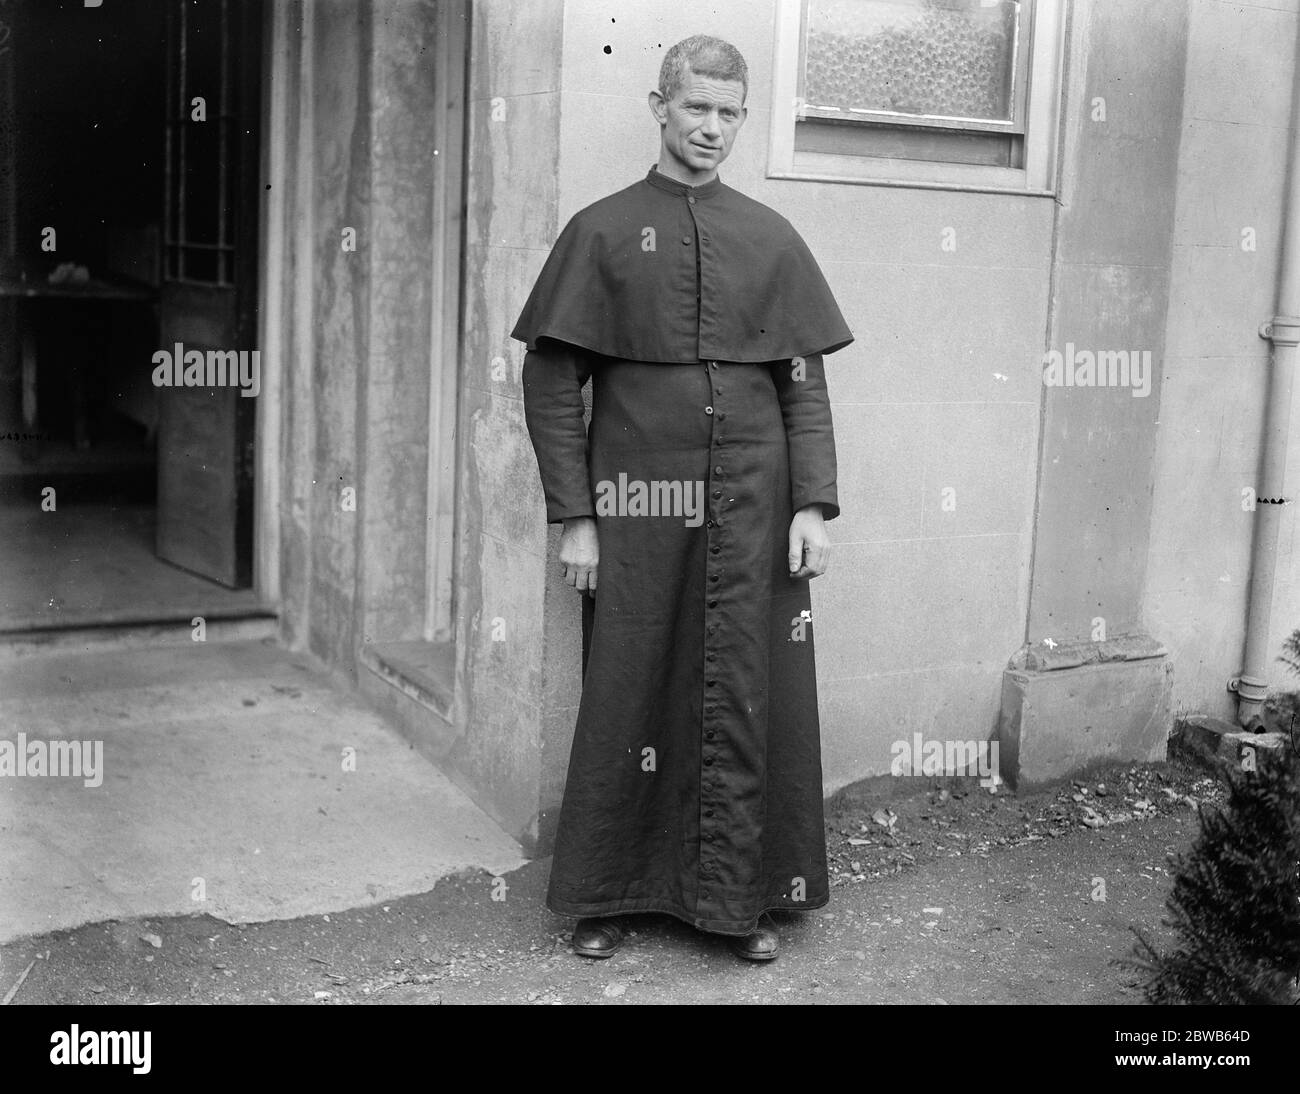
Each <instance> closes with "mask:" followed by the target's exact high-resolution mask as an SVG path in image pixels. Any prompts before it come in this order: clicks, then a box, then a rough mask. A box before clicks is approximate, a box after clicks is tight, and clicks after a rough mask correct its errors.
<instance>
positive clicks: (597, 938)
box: [573, 919, 623, 957]
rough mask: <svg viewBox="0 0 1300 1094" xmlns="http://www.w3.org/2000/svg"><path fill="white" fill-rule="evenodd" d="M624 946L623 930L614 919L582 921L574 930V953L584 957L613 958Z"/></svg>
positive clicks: (579, 921)
mask: <svg viewBox="0 0 1300 1094" xmlns="http://www.w3.org/2000/svg"><path fill="white" fill-rule="evenodd" d="M622 945H623V928H622V927H621V926H619V924H618V921H617V920H614V919H580V920H578V923H577V926H575V927H574V928H573V952H574V953H576V954H581V955H582V956H583V957H613V956H614V955H615V954H616V953H618V951H619V948H620V947H621V946H622Z"/></svg>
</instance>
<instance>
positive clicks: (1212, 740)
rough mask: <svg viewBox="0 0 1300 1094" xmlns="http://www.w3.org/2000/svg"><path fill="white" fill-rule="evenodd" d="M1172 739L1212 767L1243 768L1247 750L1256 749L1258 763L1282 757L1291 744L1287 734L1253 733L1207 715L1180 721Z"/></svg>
mask: <svg viewBox="0 0 1300 1094" xmlns="http://www.w3.org/2000/svg"><path fill="white" fill-rule="evenodd" d="M1171 740H1172V742H1176V743H1177V745H1178V747H1180V748H1182V749H1185V750H1186V751H1187V752H1189V753H1191V754H1192V755H1193V756H1195V757H1196V758H1197V759H1199V760H1200V761H1201V762H1202V763H1204V764H1206V765H1207V766H1209V767H1218V766H1219V765H1221V764H1228V765H1229V766H1232V767H1240V766H1241V764H1242V761H1243V759H1244V757H1245V755H1246V752H1245V750H1246V749H1254V751H1255V756H1256V759H1257V761H1258V760H1259V759H1262V758H1263V757H1264V756H1280V755H1281V752H1282V749H1283V748H1285V747H1286V746H1287V743H1288V742H1287V737H1286V734H1285V733H1251V732H1250V731H1249V730H1247V729H1243V728H1242V727H1241V726H1239V725H1237V723H1236V722H1225V721H1224V720H1223V719H1222V718H1213V717H1211V716H1209V715H1204V714H1195V715H1192V716H1191V717H1188V718H1183V719H1181V720H1180V721H1179V723H1178V724H1177V725H1176V726H1175V727H1174V732H1173V737H1172V738H1171Z"/></svg>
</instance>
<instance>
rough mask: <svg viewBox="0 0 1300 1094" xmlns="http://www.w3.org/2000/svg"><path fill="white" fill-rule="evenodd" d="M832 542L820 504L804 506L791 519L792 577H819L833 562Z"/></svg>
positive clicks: (789, 560) (790, 558) (794, 578)
mask: <svg viewBox="0 0 1300 1094" xmlns="http://www.w3.org/2000/svg"><path fill="white" fill-rule="evenodd" d="M830 555H831V541H830V538H829V537H828V536H827V535H826V524H825V522H824V521H823V520H822V507H821V506H820V505H805V506H804V507H803V508H802V509H800V510H799V512H797V513H795V515H794V519H793V520H792V521H790V557H789V559H788V562H789V564H790V577H791V579H793V580H801V579H803V578H809V577H820V576H821V575H822V574H824V573H825V572H826V567H827V566H828V565H830Z"/></svg>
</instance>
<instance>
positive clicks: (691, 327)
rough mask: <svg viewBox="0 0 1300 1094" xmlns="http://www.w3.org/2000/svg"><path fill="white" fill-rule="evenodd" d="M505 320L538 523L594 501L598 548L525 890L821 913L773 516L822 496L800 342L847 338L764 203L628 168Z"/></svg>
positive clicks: (809, 758)
mask: <svg viewBox="0 0 1300 1094" xmlns="http://www.w3.org/2000/svg"><path fill="white" fill-rule="evenodd" d="M513 336H514V337H515V338H517V339H519V340H520V341H522V342H525V343H526V344H527V346H528V349H529V352H528V354H527V356H526V358H525V363H524V375H523V383H524V406H525V412H526V415H527V422H528V430H529V434H530V436H531V437H532V441H533V447H534V449H535V451H536V453H537V462H538V466H539V469H540V472H541V478H542V486H543V489H544V491H545V494H546V513H547V520H548V521H550V522H552V523H553V522H556V521H562V520H564V519H565V518H567V517H576V516H594V517H596V521H597V530H598V533H599V544H600V559H599V568H598V586H597V590H596V593H595V596H594V597H590V596H583V597H582V602H583V666H584V668H583V688H582V700H581V705H580V707H579V712H578V722H577V728H576V731H575V734H574V741H573V751H572V754H571V756H570V760H569V773H568V781H567V783H566V785H565V790H564V803H563V806H562V808H561V811H560V818H559V827H558V831H557V834H556V843H555V859H554V864H553V866H552V868H551V881H550V890H549V893H548V896H547V903H548V905H549V906H550V908H551V909H552V910H553V911H555V912H559V913H561V914H564V915H572V916H602V915H619V914H626V913H631V912H666V913H668V914H670V915H674V916H677V917H678V918H680V919H683V920H685V921H686V922H688V923H691V924H693V925H694V926H696V927H699V928H701V929H703V930H707V931H715V932H718V933H720V934H747V933H748V932H750V931H752V930H753V929H754V927H755V926H756V924H757V921H758V917H759V916H760V915H761V914H762V913H763V912H764V911H766V910H768V909H771V908H789V909H794V910H800V909H810V908H818V907H821V906H823V905H824V904H826V902H827V900H828V899H829V889H828V880H827V874H826V844H825V835H824V831H823V818H822V776H821V744H820V735H819V725H818V717H817V681H816V673H815V669H814V663H813V639H812V635H813V624H812V621H811V612H810V606H809V597H808V583H807V581H805V580H799V581H793V580H791V579H790V577H789V569H788V565H787V554H788V533H789V527H790V520H791V516H792V515H793V513H794V511H795V510H797V509H800V508H802V507H803V506H805V505H810V504H814V503H820V504H821V506H822V508H823V513H824V515H825V516H826V517H827V518H828V519H829V518H832V517H834V516H835V515H837V514H838V512H839V507H838V500H837V495H836V485H835V441H834V434H833V432H832V428H831V415H830V406H829V403H828V399H827V393H826V382H825V378H824V375H823V370H822V354H824V353H829V352H832V351H833V350H836V349H839V348H841V347H842V346H844V345H847V344H848V343H849V342H850V341H852V335H851V334H850V332H849V330H848V328H847V326H846V325H845V323H844V319H843V317H842V316H841V315H840V311H839V308H838V307H837V306H836V304H835V300H834V298H833V297H832V295H831V292H830V290H829V288H828V287H827V285H826V281H825V279H824V278H823V277H822V274H821V271H820V270H819V269H818V267H817V263H816V262H815V260H814V259H813V257H812V255H811V254H810V253H809V251H808V248H807V246H806V245H805V244H804V242H803V240H802V239H800V238H799V235H798V233H797V232H796V231H795V230H794V228H793V227H792V226H791V225H790V224H789V222H788V221H786V220H785V219H784V218H783V217H781V216H780V215H779V214H777V213H776V212H774V211H773V210H771V209H769V208H767V207H766V206H764V205H761V204H760V203H758V202H756V201H753V200H752V199H750V198H747V197H745V196H744V195H743V194H740V193H738V192H737V191H735V190H732V189H731V188H730V187H728V186H725V185H724V184H723V183H722V182H721V181H720V180H718V179H714V180H713V181H711V182H708V183H705V184H704V185H702V186H695V187H692V186H687V185H685V184H684V183H680V182H677V181H675V180H673V179H669V178H667V177H666V176H664V175H661V174H660V173H659V172H658V171H657V170H656V169H654V168H651V170H650V173H649V174H648V175H647V176H646V178H645V179H644V180H643V181H641V182H638V183H635V184H634V185H632V186H630V187H628V188H627V189H625V190H622V191H620V192H618V193H616V194H613V195H612V196H610V197H608V198H605V199H604V200H602V201H598V202H596V203H595V204H594V205H591V206H588V207H587V208H586V209H584V210H582V211H581V212H579V213H578V214H577V215H576V216H575V217H574V218H573V219H572V220H571V221H570V222H569V224H568V225H567V226H566V227H565V229H564V231H563V233H561V235H560V238H559V240H558V241H557V242H556V244H555V247H554V248H553V249H552V252H551V255H550V257H549V258H548V260H547V262H546V265H545V267H544V268H543V270H542V272H541V275H540V276H539V277H538V280H537V283H536V285H535V286H534V288H533V291H532V294H531V295H530V296H529V299H528V302H527V304H526V305H525V307H524V310H523V313H522V314H521V316H520V318H519V322H518V323H517V324H516V326H515V329H514V331H513ZM588 379H590V380H591V384H592V408H591V428H590V432H588V431H587V429H586V427H585V425H584V418H583V401H582V385H583V384H584V383H586V382H587V380H588ZM673 484H676V485H675V486H674V485H673ZM696 491H698V493H696ZM692 498H697V499H698V500H699V501H700V503H701V506H700V508H699V509H698V510H695V509H693V507H692V506H691V505H690V500H691V499H692ZM652 514H653V515H652Z"/></svg>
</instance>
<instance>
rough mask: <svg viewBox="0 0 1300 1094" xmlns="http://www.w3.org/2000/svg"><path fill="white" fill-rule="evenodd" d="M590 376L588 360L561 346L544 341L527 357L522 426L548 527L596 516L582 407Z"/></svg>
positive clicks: (588, 358)
mask: <svg viewBox="0 0 1300 1094" xmlns="http://www.w3.org/2000/svg"><path fill="white" fill-rule="evenodd" d="M591 370H592V359H591V356H590V354H587V353H584V352H583V351H582V350H579V349H577V348H576V347H574V346H569V345H565V344H562V343H557V342H552V341H546V342H544V343H543V344H542V346H541V347H540V348H538V349H535V350H529V351H528V353H526V354H525V355H524V373H523V385H524V420H525V421H526V422H527V423H528V435H529V437H531V438H532V441H533V451H534V452H535V453H536V454H537V469H538V471H539V472H540V473H541V477H542V490H543V491H544V492H545V494H546V521H547V523H548V524H556V523H558V522H559V521H562V520H565V519H567V518H569V517H594V516H595V515H596V506H595V504H594V503H593V501H592V497H591V477H590V475H589V474H588V472H587V426H586V422H585V421H584V420H583V404H582V385H583V384H585V383H586V382H587V380H588V379H589V378H590V376H591Z"/></svg>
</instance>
